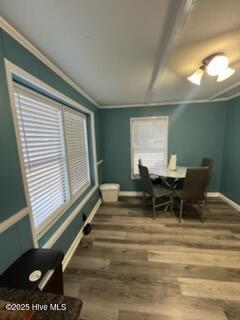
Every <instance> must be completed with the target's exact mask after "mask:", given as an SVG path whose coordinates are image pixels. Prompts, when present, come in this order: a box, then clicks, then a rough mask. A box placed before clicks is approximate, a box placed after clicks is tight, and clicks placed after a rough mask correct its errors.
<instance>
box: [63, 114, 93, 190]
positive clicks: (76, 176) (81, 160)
mask: <svg viewBox="0 0 240 320" xmlns="http://www.w3.org/2000/svg"><path fill="white" fill-rule="evenodd" d="M86 122H87V119H86V116H85V115H84V114H82V113H80V112H77V111H74V110H72V109H69V108H64V126H65V136H66V146H67V157H68V171H69V178H70V189H71V194H72V195H77V194H79V193H82V192H83V191H84V190H85V189H86V188H87V187H88V186H90V174H89V158H88V141H87V124H86Z"/></svg>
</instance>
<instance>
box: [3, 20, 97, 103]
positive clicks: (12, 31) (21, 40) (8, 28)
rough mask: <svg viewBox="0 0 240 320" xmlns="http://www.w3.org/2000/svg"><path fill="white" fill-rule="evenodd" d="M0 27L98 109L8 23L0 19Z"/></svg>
mask: <svg viewBox="0 0 240 320" xmlns="http://www.w3.org/2000/svg"><path fill="white" fill-rule="evenodd" d="M0 27H1V28H2V29H3V30H4V31H6V32H7V33H8V34H9V35H10V36H12V37H13V38H14V39H15V40H16V41H17V42H19V43H20V44H21V45H22V46H23V47H25V48H26V49H27V50H28V51H30V52H31V53H32V54H33V55H35V57H37V58H38V59H39V60H41V61H42V62H43V63H44V64H45V65H47V66H48V67H49V68H50V69H51V70H52V71H54V72H55V73H56V74H57V75H58V76H59V77H61V78H62V79H63V80H64V81H66V82H67V83H68V84H69V85H70V86H72V87H73V88H74V89H75V90H77V91H78V93H80V94H81V95H82V96H83V97H85V98H86V99H87V100H89V101H90V102H91V103H93V104H94V105H95V106H96V107H98V106H99V105H98V102H97V101H96V100H94V99H93V98H92V97H90V96H89V95H88V94H87V93H86V92H85V91H84V90H83V89H81V88H80V87H79V86H78V85H77V84H76V83H75V82H74V81H73V80H72V79H70V78H69V77H68V76H67V75H66V74H65V73H64V72H63V71H62V70H61V69H60V68H59V67H57V66H56V65H55V64H54V63H53V62H52V61H51V60H50V59H48V58H47V57H46V56H45V55H44V54H43V53H42V52H41V51H40V50H39V49H37V48H36V47H35V46H34V45H33V44H31V43H30V41H28V40H27V39H26V38H25V37H24V36H23V35H22V34H21V33H20V32H18V31H17V30H16V29H15V28H14V27H13V26H12V25H10V23H8V22H7V21H6V20H4V19H3V18H2V17H0Z"/></svg>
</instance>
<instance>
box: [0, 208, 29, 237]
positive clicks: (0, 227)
mask: <svg viewBox="0 0 240 320" xmlns="http://www.w3.org/2000/svg"><path fill="white" fill-rule="evenodd" d="M27 215H29V209H28V207H25V208H23V209H22V210H20V211H18V212H17V213H15V214H14V215H12V216H11V217H9V218H7V219H5V220H3V222H1V223H0V233H3V232H4V231H6V230H7V229H9V228H11V227H12V226H13V225H14V224H16V223H17V222H18V221H20V220H22V219H23V218H24V217H26V216H27Z"/></svg>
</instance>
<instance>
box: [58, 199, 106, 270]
mask: <svg viewBox="0 0 240 320" xmlns="http://www.w3.org/2000/svg"><path fill="white" fill-rule="evenodd" d="M101 203H102V200H101V199H98V201H97V202H96V204H95V206H94V207H93V209H92V211H91V213H90V214H89V216H88V218H87V220H86V221H85V223H84V225H83V226H82V228H81V230H80V231H79V233H78V234H77V236H76V238H75V239H74V240H73V242H72V244H71V246H70V247H69V249H68V251H67V253H66V254H65V257H64V259H63V262H62V265H63V271H64V270H65V269H66V267H67V265H68V263H69V261H70V260H71V258H72V256H73V255H74V252H75V251H76V249H77V247H78V245H79V243H80V241H81V239H82V238H83V235H84V234H83V228H84V226H85V225H86V224H87V223H90V222H91V221H92V220H93V218H94V216H95V214H96V213H97V210H98V208H99V207H100V205H101Z"/></svg>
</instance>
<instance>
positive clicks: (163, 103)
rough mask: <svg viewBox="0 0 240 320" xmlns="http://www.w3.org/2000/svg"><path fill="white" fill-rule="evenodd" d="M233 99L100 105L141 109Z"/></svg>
mask: <svg viewBox="0 0 240 320" xmlns="http://www.w3.org/2000/svg"><path fill="white" fill-rule="evenodd" d="M231 99H232V97H228V98H218V99H211V100H210V99H202V100H186V101H184V100H183V101H168V102H154V103H139V104H120V105H109V106H108V105H100V106H99V109H120V108H141V107H161V106H172V105H181V104H195V103H212V102H221V101H228V100H231Z"/></svg>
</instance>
